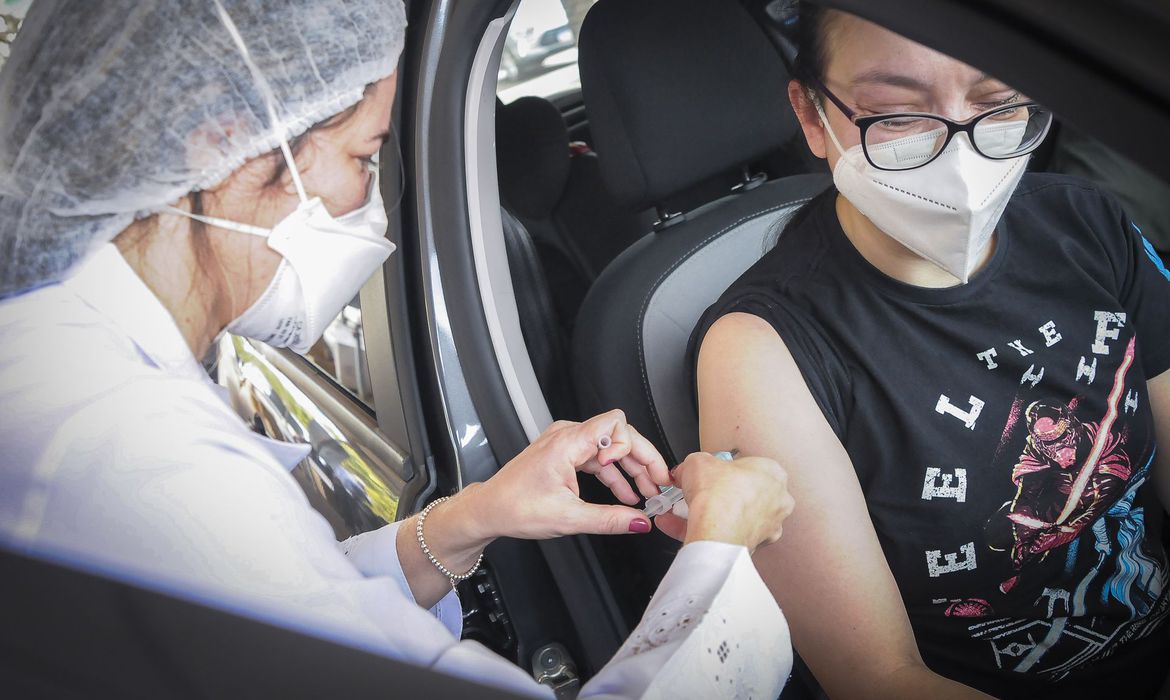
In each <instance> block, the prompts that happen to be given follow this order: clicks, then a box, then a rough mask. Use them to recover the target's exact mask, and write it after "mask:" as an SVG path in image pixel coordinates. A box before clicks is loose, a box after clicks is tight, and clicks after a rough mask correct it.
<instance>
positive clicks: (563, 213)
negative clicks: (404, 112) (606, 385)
mask: <svg viewBox="0 0 1170 700" xmlns="http://www.w3.org/2000/svg"><path fill="white" fill-rule="evenodd" d="M496 151H497V153H496V159H497V164H498V174H499V186H500V200H501V203H502V204H503V211H502V217H501V218H502V223H503V227H504V240H505V243H506V246H507V253H508V265H509V269H510V273H511V277H512V285H513V287H514V288H515V289H516V292H517V294H516V299H517V305H518V312H519V316H520V326H521V331H522V332H523V334H524V341H525V343H526V345H527V347H528V350H529V356H530V358H531V360H532V365H533V369H534V370H535V372H536V377H537V381H538V382H539V383H540V386H541V390H542V391H543V393H544V395H545V400H546V401H547V402H548V404H549V410H550V411H551V413H552V414H553V416H554V417H556V418H576V417H577V415H576V407H577V404H576V401H575V399H574V398H573V392H572V383H571V373H570V370H569V361H568V355H567V353H566V351H565V348H566V346H567V343H568V340H569V337H570V334H571V333H572V328H573V321H574V319H575V318H576V315H577V310H578V307H579V306H580V305H581V300H582V299H583V298H584V296H585V293H586V291H587V290H588V289H589V286H590V285H591V284H592V283H593V281H594V280H596V279H597V275H598V273H599V272H600V271H601V269H602V268H604V267H605V265H607V264H608V263H609V261H610V260H612V259H613V258H614V257H615V256H616V255H617V254H618V253H619V252H621V251H622V250H623V249H625V248H626V247H628V246H629V244H630V243H632V242H633V241H634V240H635V239H636V238H637V237H638V236H639V235H641V232H642V231H644V230H645V228H644V226H643V225H642V224H641V223H640V222H639V219H638V217H637V216H636V215H635V214H633V213H631V212H626V211H623V210H621V209H619V208H618V207H617V206H616V205H615V204H613V202H612V200H611V199H610V198H609V195H608V194H607V193H606V191H605V189H604V187H603V185H602V184H601V175H600V172H599V169H598V165H597V157H596V155H594V154H593V153H592V151H589V150H588V149H586V148H583V147H582V145H581V144H576V148H575V149H573V150H570V143H569V135H568V131H567V129H566V127H565V122H564V118H563V117H562V116H561V114H560V112H558V111H557V108H556V107H555V106H553V104H552V103H550V102H549V101H547V100H545V99H542V98H539V97H522V98H520V99H518V100H516V101H515V102H512V103H510V104H508V105H504V104H502V103H500V102H499V101H497V106H496Z"/></svg>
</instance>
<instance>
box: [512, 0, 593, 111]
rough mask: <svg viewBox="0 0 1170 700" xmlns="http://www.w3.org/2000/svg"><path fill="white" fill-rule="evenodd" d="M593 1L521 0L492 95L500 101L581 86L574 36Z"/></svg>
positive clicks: (546, 95)
mask: <svg viewBox="0 0 1170 700" xmlns="http://www.w3.org/2000/svg"><path fill="white" fill-rule="evenodd" d="M596 1H597V0H521V2H520V6H519V7H517V8H516V15H515V16H514V17H513V18H512V24H511V27H510V28H509V29H508V37H507V39H505V41H504V51H503V53H502V54H501V56H500V70H499V74H498V84H497V88H496V94H497V95H498V96H499V98H500V100H501V101H502V102H503V103H504V104H508V103H509V102H512V101H513V100H516V99H518V98H520V97H526V96H529V95H534V96H536V97H546V98H550V97H554V96H556V95H560V94H562V93H565V92H570V91H574V90H580V89H581V76H580V74H579V73H578V72H577V36H578V35H579V34H580V30H581V22H582V21H584V19H585V13H586V12H588V11H589V8H590V7H592V6H593V3H594V2H596Z"/></svg>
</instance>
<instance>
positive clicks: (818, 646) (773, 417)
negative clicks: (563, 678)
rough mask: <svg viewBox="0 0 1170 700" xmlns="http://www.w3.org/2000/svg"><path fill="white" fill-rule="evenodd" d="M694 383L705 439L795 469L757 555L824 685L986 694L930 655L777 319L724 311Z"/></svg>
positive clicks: (911, 693) (707, 444) (860, 693)
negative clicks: (782, 513)
mask: <svg viewBox="0 0 1170 700" xmlns="http://www.w3.org/2000/svg"><path fill="white" fill-rule="evenodd" d="M763 377H767V378H768V380H767V381H761V378H763ZM698 390H699V423H700V433H701V435H700V440H701V443H702V446H703V449H705V450H720V449H728V446H734V447H736V448H738V449H739V450H740V452H741V454H745V455H758V456H761V457H769V458H771V459H774V460H776V461H777V462H779V463H780V464H781V465H782V466H783V467H784V468H785V469H786V470H787V472H788V475H789V490H790V492H791V494H792V496H793V498H794V499H795V501H796V504H797V507H796V509H795V512H794V513H793V515H792V516H791V517H789V518H788V520H786V521H785V528H784V536H783V537H782V538H781V539H780V541H779V542H777V543H775V544H771V545H768V546H766V547H762V548H760V549H759V550H758V551H757V552H756V554H755V557H754V560H755V564H756V568H757V569H758V570H759V572H760V575H761V576H762V577H763V579H764V581H765V583H767V585H768V587H769V589H770V590H771V591H772V594H773V595H774V596H775V597H776V600H777V602H778V603H779V604H780V607H781V608H782V609H783V610H784V614H785V616H786V617H787V619H788V624H789V626H790V628H791V630H792V638H793V642H794V644H795V646H796V649H797V651H798V652H799V653H800V655H801V657H802V658H804V660H805V661H806V662H807V663H808V665H809V667H810V668H811V669H812V671H813V673H814V674H815V675H816V677H817V680H818V682H819V683H820V684H821V685H822V687H823V688H824V690H825V691H826V692H827V693H828V695H829V697H832V698H906V697H948V698H966V697H972V698H974V697H987V696H986V695H983V694H982V693H980V692H978V691H975V690H973V689H971V688H968V687H966V686H964V685H961V684H959V683H956V682H954V681H951V680H949V679H946V678H944V677H942V676H939V675H938V674H935V673H934V672H932V671H931V670H930V669H928V668H927V667H926V665H925V663H924V662H923V660H922V657H921V655H920V654H919V652H918V647H917V644H916V642H915V639H914V632H913V630H912V628H911V626H910V620H909V618H908V617H907V614H906V609H905V606H904V605H903V603H902V599H901V596H900V595H899V592H898V587H897V583H896V582H895V580H894V577H893V574H892V573H891V572H890V568H889V565H888V564H887V563H886V560H885V556H884V555H883V553H882V549H881V545H880V544H879V541H878V538H877V534H876V532H875V531H874V528H873V523H872V522H871V520H870V518H869V514H868V511H867V509H866V505H865V498H864V495H863V493H862V491H861V486H860V484H859V483H858V480H857V476H856V474H855V472H854V470H853V465H852V462H851V461H850V458H849V455H848V454H847V453H846V451H845V449H844V447H843V446H842V445H841V442H840V441H839V440H838V439H837V436H836V435H835V434H834V433H833V431H832V429H831V428H830V427H829V424H828V422H827V421H826V420H825V418H824V416H823V415H822V414H821V410H820V408H819V407H818V406H817V404H816V401H815V400H814V399H813V397H812V394H811V393H810V392H809V390H808V387H807V386H806V384H805V382H804V378H803V376H802V375H801V373H800V370H799V368H798V367H797V365H796V362H795V361H794V360H793V358H792V355H791V354H790V353H789V352H788V349H787V347H786V346H785V345H784V342H783V341H782V340H781V339H780V337H779V336H778V335H777V333H776V332H775V330H773V329H772V327H771V326H770V325H768V323H767V322H765V321H764V320H763V319H760V318H758V317H756V316H752V315H749V314H742V313H734V314H729V315H727V316H725V317H723V318H721V319H720V320H719V321H717V322H716V323H715V324H714V325H713V326H712V327H711V329H710V330H709V331H708V333H707V335H706V338H705V339H704V341H703V344H702V348H701V351H700V353H699V363H698ZM1167 394H1168V396H1167V401H1168V407H1170V392H1167Z"/></svg>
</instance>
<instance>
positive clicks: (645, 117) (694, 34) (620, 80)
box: [578, 0, 797, 208]
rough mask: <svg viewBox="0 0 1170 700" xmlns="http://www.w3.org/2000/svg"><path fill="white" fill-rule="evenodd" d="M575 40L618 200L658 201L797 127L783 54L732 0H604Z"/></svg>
mask: <svg viewBox="0 0 1170 700" xmlns="http://www.w3.org/2000/svg"><path fill="white" fill-rule="evenodd" d="M578 51H579V54H578V62H579V66H580V70H581V89H582V93H583V95H584V98H585V108H586V111H587V112H588V114H589V128H590V133H591V134H592V136H593V146H594V150H596V151H597V155H598V158H600V161H601V170H602V175H603V177H604V178H605V183H606V186H607V188H608V189H609V190H610V193H611V194H612V195H613V196H614V197H615V198H616V199H618V200H619V201H620V202H621V203H622V204H625V205H628V206H635V207H639V208H642V207H646V206H651V205H655V204H660V203H661V202H662V201H663V200H664V199H666V198H667V197H668V196H670V195H673V194H677V193H679V192H681V191H683V190H685V189H687V188H689V187H691V186H693V185H695V184H697V183H699V182H702V181H704V180H706V179H708V178H711V177H712V176H715V175H718V174H720V173H723V172H725V171H727V170H732V169H734V168H737V167H740V166H743V165H747V164H748V163H750V162H752V161H753V160H757V159H759V158H760V157H761V156H763V155H765V154H767V153H770V152H771V151H774V150H776V149H777V148H779V147H780V146H781V145H782V144H783V143H784V142H785V141H787V140H788V139H789V138H790V137H791V136H792V135H793V134H794V133H795V131H796V128H797V123H796V117H795V116H794V115H793V113H792V108H791V106H790V105H789V104H788V94H787V88H788V73H787V71H786V70H785V68H784V64H783V62H782V61H781V58H780V55H779V54H778V53H777V52H776V49H775V48H773V47H772V45H771V43H770V42H769V41H768V38H767V36H766V35H765V34H764V32H763V30H762V29H761V28H760V26H759V25H758V24H756V23H755V21H754V20H752V18H751V17H750V16H749V15H748V13H747V11H746V10H744V8H743V7H742V6H741V5H740V4H739V3H738V2H734V1H733V0H600V1H599V2H598V3H597V4H596V5H594V6H593V7H592V8H591V9H590V10H589V14H588V15H586V17H585V22H584V25H583V26H582V28H581V37H580V43H579V45H578Z"/></svg>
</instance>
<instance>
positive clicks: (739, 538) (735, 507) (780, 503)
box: [656, 452, 795, 551]
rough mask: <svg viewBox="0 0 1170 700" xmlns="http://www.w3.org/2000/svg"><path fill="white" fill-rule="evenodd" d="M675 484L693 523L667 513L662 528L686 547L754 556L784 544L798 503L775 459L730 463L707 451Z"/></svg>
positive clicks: (677, 474) (683, 468)
mask: <svg viewBox="0 0 1170 700" xmlns="http://www.w3.org/2000/svg"><path fill="white" fill-rule="evenodd" d="M673 475H674V481H675V484H676V485H678V487H679V488H681V489H682V490H683V493H685V494H686V502H687V508H688V510H689V514H688V517H687V519H685V520H684V519H683V518H680V517H679V516H677V515H675V514H674V513H664V514H662V515H660V516H658V518H657V519H656V522H657V523H658V528H659V529H660V530H662V531H663V532H665V533H666V534H668V535H670V536H671V537H674V538H675V539H677V540H682V541H683V542H696V541H698V540H714V541H716V542H728V543H730V544H741V545H743V546H745V547H747V548H748V551H755V549H756V548H757V547H759V546H761V545H765V544H771V543H773V542H775V541H776V540H778V539H780V533H781V531H782V530H783V523H784V519H785V518H787V517H788V516H789V515H791V514H792V509H793V507H794V505H795V502H794V501H793V500H792V496H791V495H789V493H788V473H787V472H785V471H784V468H783V467H781V466H780V465H779V464H777V463H776V462H775V461H773V460H771V459H765V458H763V457H741V458H740V459H737V460H734V461H732V462H724V461H722V460H720V459H717V458H715V457H713V456H712V455H709V454H707V453H705V452H696V453H695V454H692V455H691V456H689V457H687V458H686V460H684V461H683V463H682V464H680V465H679V466H678V467H677V468H676V469H675V470H674V473H673Z"/></svg>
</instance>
